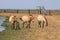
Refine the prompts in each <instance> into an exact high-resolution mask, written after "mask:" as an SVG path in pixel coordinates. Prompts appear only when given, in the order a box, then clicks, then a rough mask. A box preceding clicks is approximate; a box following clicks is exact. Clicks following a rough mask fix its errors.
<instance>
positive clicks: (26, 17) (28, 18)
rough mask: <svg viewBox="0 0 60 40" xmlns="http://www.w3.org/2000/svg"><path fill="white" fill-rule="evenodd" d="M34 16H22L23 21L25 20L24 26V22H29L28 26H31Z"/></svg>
mask: <svg viewBox="0 0 60 40" xmlns="http://www.w3.org/2000/svg"><path fill="white" fill-rule="evenodd" d="M33 19H34V17H33V16H32V15H29V16H22V17H21V18H20V20H21V21H23V27H24V24H25V23H27V22H28V25H27V27H26V28H28V26H29V28H30V24H31V21H33Z"/></svg>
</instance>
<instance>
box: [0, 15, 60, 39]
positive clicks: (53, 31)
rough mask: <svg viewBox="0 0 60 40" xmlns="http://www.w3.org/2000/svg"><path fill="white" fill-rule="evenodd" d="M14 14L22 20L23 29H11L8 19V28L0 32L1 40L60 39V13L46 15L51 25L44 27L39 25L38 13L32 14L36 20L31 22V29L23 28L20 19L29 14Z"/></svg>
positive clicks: (6, 21)
mask: <svg viewBox="0 0 60 40" xmlns="http://www.w3.org/2000/svg"><path fill="white" fill-rule="evenodd" d="M5 15H6V14H5ZM14 15H16V16H17V18H18V21H19V22H20V27H21V30H11V25H10V23H9V22H8V19H7V20H5V21H4V25H5V27H6V30H5V31H2V32H0V40H60V18H59V17H60V15H52V16H46V17H47V19H48V23H49V26H48V27H45V28H44V29H42V28H39V27H38V24H37V20H36V17H37V15H38V14H32V15H33V16H34V17H35V19H34V21H35V22H34V23H32V24H31V28H30V29H29V28H27V29H26V28H22V22H21V21H20V20H19V18H20V17H21V16H22V15H28V14H14Z"/></svg>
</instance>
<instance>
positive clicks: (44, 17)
mask: <svg viewBox="0 0 60 40" xmlns="http://www.w3.org/2000/svg"><path fill="white" fill-rule="evenodd" d="M44 18H45V20H46V26H48V20H47V18H46V17H45V16H44Z"/></svg>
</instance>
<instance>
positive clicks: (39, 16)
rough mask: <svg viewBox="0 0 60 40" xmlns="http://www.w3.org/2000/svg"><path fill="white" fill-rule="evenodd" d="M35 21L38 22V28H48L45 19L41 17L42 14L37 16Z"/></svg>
mask: <svg viewBox="0 0 60 40" xmlns="http://www.w3.org/2000/svg"><path fill="white" fill-rule="evenodd" d="M37 20H38V25H39V27H42V28H44V26H48V21H47V18H46V17H45V16H44V15H42V14H41V15H38V16H37Z"/></svg>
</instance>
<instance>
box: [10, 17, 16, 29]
mask: <svg viewBox="0 0 60 40" xmlns="http://www.w3.org/2000/svg"><path fill="white" fill-rule="evenodd" d="M9 22H10V23H11V25H12V29H15V25H14V24H15V16H10V18H9Z"/></svg>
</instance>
